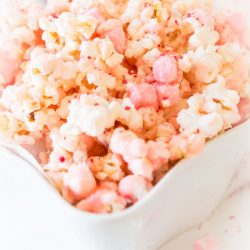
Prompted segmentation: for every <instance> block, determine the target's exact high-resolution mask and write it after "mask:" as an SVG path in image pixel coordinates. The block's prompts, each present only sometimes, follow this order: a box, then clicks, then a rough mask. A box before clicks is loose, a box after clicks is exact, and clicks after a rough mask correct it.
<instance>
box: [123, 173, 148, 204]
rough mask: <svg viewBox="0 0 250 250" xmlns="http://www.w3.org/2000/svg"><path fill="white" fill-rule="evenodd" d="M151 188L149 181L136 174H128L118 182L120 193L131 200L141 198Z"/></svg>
mask: <svg viewBox="0 0 250 250" xmlns="http://www.w3.org/2000/svg"><path fill="white" fill-rule="evenodd" d="M151 188H152V185H151V184H150V182H148V181H146V180H145V179H144V178H142V177H141V176H137V175H128V176H126V177H124V178H123V179H122V180H121V181H120V183H119V192H120V194H121V195H122V196H123V197H125V198H126V199H129V200H130V201H132V202H136V201H137V200H139V199H141V198H142V197H143V196H144V195H145V194H146V193H147V192H148V191H149V190H150V189H151Z"/></svg>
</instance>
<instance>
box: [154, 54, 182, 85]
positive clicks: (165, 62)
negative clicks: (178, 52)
mask: <svg viewBox="0 0 250 250" xmlns="http://www.w3.org/2000/svg"><path fill="white" fill-rule="evenodd" d="M153 76H154V78H155V80H156V81H158V82H161V83H172V82H175V81H176V79H177V76H178V67H177V61H176V59H175V58H174V57H173V56H170V55H165V56H161V57H160V58H159V59H157V60H156V62H155V63H154V65H153Z"/></svg>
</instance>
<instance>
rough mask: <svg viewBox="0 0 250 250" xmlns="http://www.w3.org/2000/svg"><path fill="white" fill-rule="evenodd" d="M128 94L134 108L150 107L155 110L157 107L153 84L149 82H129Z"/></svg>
mask: <svg viewBox="0 0 250 250" xmlns="http://www.w3.org/2000/svg"><path fill="white" fill-rule="evenodd" d="M128 94H129V97H130V99H131V101H132V103H133V104H134V105H135V108H136V109H139V108H142V107H152V108H155V109H156V110H157V109H158V107H159V102H158V97H157V93H156V89H155V86H153V85H151V84H148V83H142V84H131V85H130V86H129V89H128Z"/></svg>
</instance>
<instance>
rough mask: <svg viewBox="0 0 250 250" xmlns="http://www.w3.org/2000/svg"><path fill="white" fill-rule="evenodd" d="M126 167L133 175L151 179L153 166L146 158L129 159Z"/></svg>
mask: <svg viewBox="0 0 250 250" xmlns="http://www.w3.org/2000/svg"><path fill="white" fill-rule="evenodd" d="M128 168H129V170H130V171H131V172H132V173H133V174H134V175H139V176H142V177H144V178H145V179H147V180H149V181H152V180H153V171H154V167H153V165H152V163H151V162H150V161H149V160H148V159H147V158H140V159H135V160H132V161H130V162H129V164H128Z"/></svg>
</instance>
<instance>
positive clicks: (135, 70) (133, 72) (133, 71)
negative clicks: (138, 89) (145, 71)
mask: <svg viewBox="0 0 250 250" xmlns="http://www.w3.org/2000/svg"><path fill="white" fill-rule="evenodd" d="M128 73H129V75H137V68H136V67H133V68H132V69H129V70H128Z"/></svg>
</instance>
